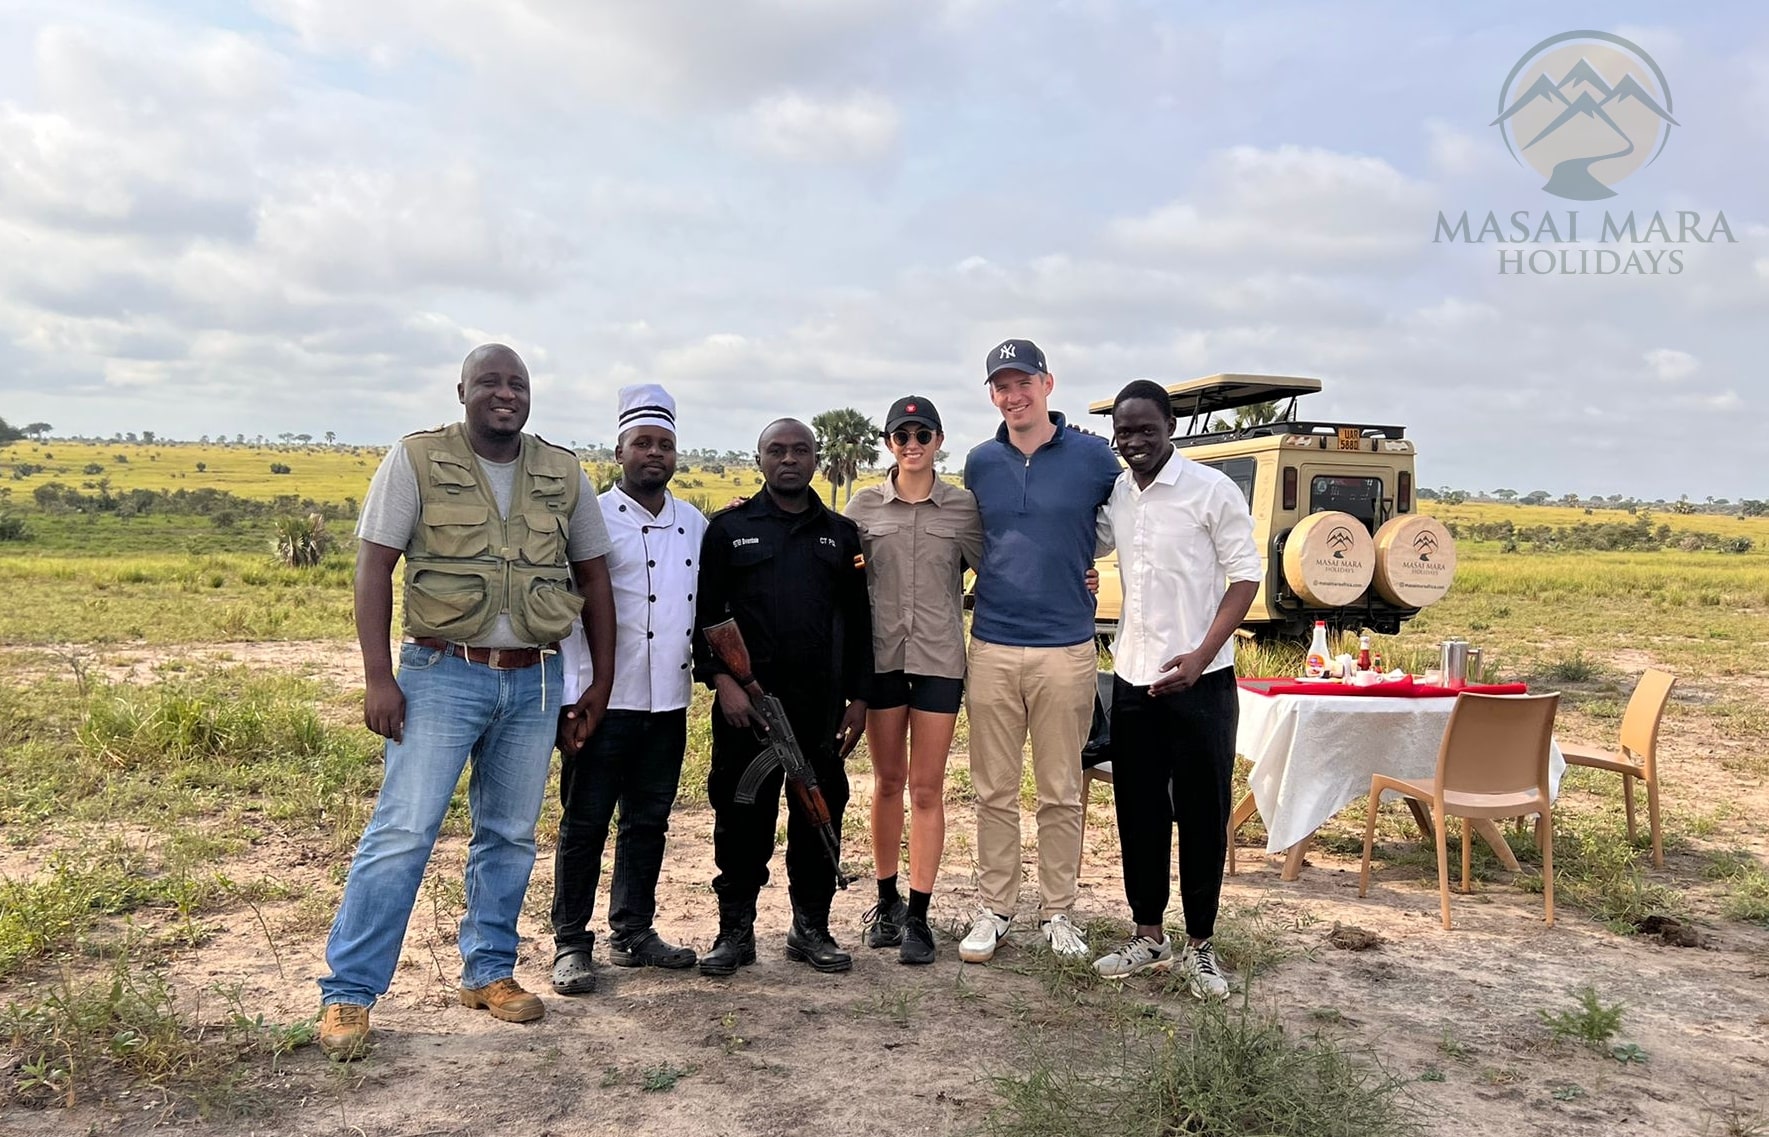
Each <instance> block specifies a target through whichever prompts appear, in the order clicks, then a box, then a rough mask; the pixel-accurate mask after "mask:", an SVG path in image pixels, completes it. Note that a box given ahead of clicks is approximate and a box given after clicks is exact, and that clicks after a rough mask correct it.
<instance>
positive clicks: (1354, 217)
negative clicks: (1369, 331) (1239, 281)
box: [1108, 146, 1432, 268]
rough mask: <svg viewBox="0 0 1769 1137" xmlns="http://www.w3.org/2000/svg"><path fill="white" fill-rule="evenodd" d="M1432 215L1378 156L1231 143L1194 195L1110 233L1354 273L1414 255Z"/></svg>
mask: <svg viewBox="0 0 1769 1137" xmlns="http://www.w3.org/2000/svg"><path fill="white" fill-rule="evenodd" d="M1431 209H1432V205H1431V194H1430V192H1429V190H1428V188H1427V187H1426V186H1425V185H1424V183H1421V182H1417V181H1414V180H1413V179H1411V178H1408V177H1406V176H1405V175H1404V174H1402V173H1400V171H1398V170H1396V169H1395V168H1394V167H1393V166H1391V165H1389V164H1388V163H1387V162H1385V161H1383V160H1381V159H1379V158H1370V157H1361V156H1357V155H1351V154H1341V153H1337V152H1334V151H1331V150H1321V149H1313V148H1305V147H1299V146H1283V147H1279V148H1277V149H1275V150H1262V149H1259V148H1256V147H1252V146H1237V147H1233V148H1232V149H1228V150H1223V151H1217V152H1216V153H1213V154H1211V155H1210V157H1209V158H1208V159H1206V161H1205V163H1204V169H1203V171H1202V176H1201V178H1200V188H1199V190H1198V192H1197V193H1195V194H1194V195H1192V196H1191V197H1189V198H1184V199H1180V200H1176V201H1172V202H1169V203H1168V204H1166V205H1163V206H1161V207H1159V208H1157V209H1155V210H1153V211H1151V212H1149V213H1147V214H1144V215H1142V216H1140V217H1128V218H1120V219H1118V220H1116V221H1114V222H1112V223H1111V225H1110V226H1109V229H1108V232H1109V233H1110V235H1111V237H1112V238H1113V239H1114V240H1115V241H1116V243H1117V244H1119V245H1120V246H1121V247H1124V248H1126V249H1135V250H1142V251H1146V252H1157V253H1178V254H1192V255H1213V256H1228V257H1241V256H1258V257H1260V258H1261V260H1262V263H1263V262H1265V261H1276V262H1279V263H1301V264H1307V263H1315V264H1319V263H1322V262H1333V263H1335V264H1337V265H1338V266H1340V267H1343V268H1356V267H1363V266H1367V265H1368V264H1369V263H1371V262H1372V261H1392V260H1397V259H1408V258H1412V257H1416V256H1418V255H1419V253H1420V251H1421V241H1420V238H1419V233H1420V231H1421V229H1420V222H1419V219H1420V218H1428V217H1429V216H1430V214H1431Z"/></svg>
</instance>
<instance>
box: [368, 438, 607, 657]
mask: <svg viewBox="0 0 1769 1137" xmlns="http://www.w3.org/2000/svg"><path fill="white" fill-rule="evenodd" d="M474 458H475V459H476V460H477V461H478V462H479V469H480V470H481V471H482V472H483V473H484V474H485V480H486V482H487V483H489V484H490V486H491V496H492V499H493V500H495V501H496V502H497V504H498V515H499V516H501V517H508V516H509V515H510V495H511V494H512V493H514V492H515V490H516V463H515V462H487V461H486V460H485V459H484V458H480V457H479V456H478V455H477V454H475V455H474ZM578 474H579V476H580V478H581V479H582V483H581V484H580V485H579V487H578V495H577V508H576V509H574V510H572V512H571V532H570V534H569V536H568V538H567V542H566V552H565V555H566V557H567V558H569V559H570V560H572V561H593V560H595V559H596V558H597V557H602V556H607V555H608V551H609V549H611V548H612V547H613V545H612V544H611V543H610V542H609V540H608V527H607V526H606V525H604V524H603V522H602V509H601V507H600V506H599V505H597V504H596V490H595V488H594V487H593V486H591V485H590V476H589V475H588V474H586V473H584V472H583V470H582V468H581V467H580V468H579V470H578ZM417 527H418V475H417V472H416V471H415V470H413V469H412V462H411V458H410V457H408V456H407V455H406V452H405V447H404V446H399V445H395V446H394V447H393V449H391V450H389V451H388V452H387V457H385V458H383V459H381V466H380V468H379V469H377V470H376V471H375V477H374V480H373V481H371V482H370V483H369V493H368V497H367V499H366V500H364V501H363V503H362V516H361V517H359V518H358V519H357V522H356V535H357V536H358V537H360V538H361V539H362V540H364V541H373V542H374V543H375V544H377V545H386V546H387V547H388V548H390V549H409V548H411V543H412V534H413V533H414V532H416V530H417ZM473 646H474V647H528V646H532V645H529V644H525V643H524V642H523V641H522V640H521V639H519V638H518V637H517V635H516V633H515V631H514V630H513V629H512V628H511V627H510V617H509V615H508V614H507V613H499V614H498V619H497V623H496V624H494V625H492V629H491V631H489V632H487V633H486V634H485V635H484V636H483V637H481V638H479V639H477V640H475V641H474V642H473Z"/></svg>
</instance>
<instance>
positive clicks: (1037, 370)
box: [983, 340, 1050, 382]
mask: <svg viewBox="0 0 1769 1137" xmlns="http://www.w3.org/2000/svg"><path fill="white" fill-rule="evenodd" d="M983 368H984V382H988V380H989V379H990V378H992V377H993V376H994V375H995V373H996V372H997V371H1006V370H1010V369H1011V370H1014V371H1024V372H1025V373H1026V374H1027V375H1043V374H1046V373H1047V372H1049V370H1050V367H1049V366H1048V365H1047V364H1046V363H1045V362H1044V353H1043V352H1042V351H1039V350H1038V345H1037V344H1035V343H1033V342H1032V341H1031V340H1002V341H1001V342H1000V343H998V344H996V345H995V346H994V347H992V348H990V349H989V358H988V359H986V360H984V361H983Z"/></svg>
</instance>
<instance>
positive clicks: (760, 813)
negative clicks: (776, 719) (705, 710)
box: [706, 691, 848, 918]
mask: <svg viewBox="0 0 1769 1137" xmlns="http://www.w3.org/2000/svg"><path fill="white" fill-rule="evenodd" d="M780 702H781V704H782V706H783V707H784V708H785V710H786V719H787V721H788V722H790V723H791V724H792V731H793V734H794V735H795V736H796V737H797V738H798V743H799V747H800V749H802V750H803V751H804V752H805V757H806V758H807V759H809V761H810V763H811V769H812V771H813V772H815V773H816V775H817V783H818V787H819V788H820V789H821V790H822V791H823V800H824V801H825V802H827V803H828V805H829V816H830V820H831V821H832V822H833V823H834V825H835V834H836V840H837V841H840V839H841V824H842V811H843V810H844V809H846V808H847V805H848V773H847V770H846V768H845V767H844V766H843V764H842V761H841V759H839V758H837V757H836V755H835V742H834V739H835V728H836V726H837V724H838V723H839V722H840V721H841V707H842V703H841V700H840V699H839V698H832V697H831V696H830V695H828V694H827V693H824V692H817V693H813V694H803V695H801V694H795V693H794V692H791V691H786V692H784V693H782V694H781V696H780ZM712 735H713V755H712V769H711V771H710V772H709V773H708V775H707V779H706V796H707V800H708V801H709V802H711V804H712V807H713V862H714V864H716V865H717V866H718V870H719V872H718V875H717V876H715V877H714V878H713V891H714V892H716V893H717V894H718V895H719V899H720V900H721V901H723V902H727V903H733V904H740V905H747V904H753V903H754V902H755V898H756V894H757V893H758V892H760V891H761V889H762V886H763V885H765V884H767V883H768V878H769V873H768V862H769V861H770V860H771V859H772V858H773V856H774V838H775V832H776V826H777V824H778V821H779V816H780V794H781V787H782V785H783V784H784V782H785V776H784V775H783V774H782V773H781V772H780V771H778V770H776V771H775V772H774V773H773V774H770V775H769V776H768V777H767V778H766V779H765V780H764V781H763V782H762V785H761V789H760V791H759V792H758V793H757V794H756V800H755V803H754V804H753V805H740V804H738V803H737V800H736V795H737V782H738V780H739V779H740V778H742V777H743V772H744V771H745V770H747V769H749V764H750V762H751V761H753V760H754V758H755V756H756V755H757V754H759V753H761V751H762V749H763V747H764V745H765V743H764V742H763V740H762V739H760V738H758V737H757V736H756V734H755V732H754V731H752V730H751V729H750V728H749V727H734V726H731V725H730V724H729V723H727V722H726V721H725V716H724V715H723V714H722V713H721V712H720V710H719V708H718V704H717V702H716V701H715V702H714V705H713V712H712ZM835 872H836V870H835V866H833V865H831V864H830V863H829V858H828V856H827V854H825V853H824V851H823V844H822V839H821V838H819V837H818V835H817V830H816V827H815V826H813V825H812V824H811V821H810V818H809V817H808V816H807V815H806V813H805V810H804V807H803V806H802V805H800V804H799V801H798V798H797V797H795V796H794V795H793V794H791V793H788V794H787V795H786V879H787V890H788V893H789V894H790V895H791V897H792V903H793V907H794V908H796V909H797V910H799V911H801V912H804V913H806V914H808V915H810V916H814V917H819V918H824V917H827V916H828V914H829V904H830V901H831V900H832V899H833V898H834V897H835Z"/></svg>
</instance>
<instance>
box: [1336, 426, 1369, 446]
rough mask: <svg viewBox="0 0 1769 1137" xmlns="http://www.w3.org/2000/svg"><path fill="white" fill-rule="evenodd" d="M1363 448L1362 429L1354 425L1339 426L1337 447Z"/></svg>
mask: <svg viewBox="0 0 1769 1137" xmlns="http://www.w3.org/2000/svg"><path fill="white" fill-rule="evenodd" d="M1363 448H1364V436H1363V431H1361V430H1359V429H1358V428H1357V427H1355V426H1342V427H1340V428H1339V449H1341V450H1362V449H1363Z"/></svg>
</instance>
